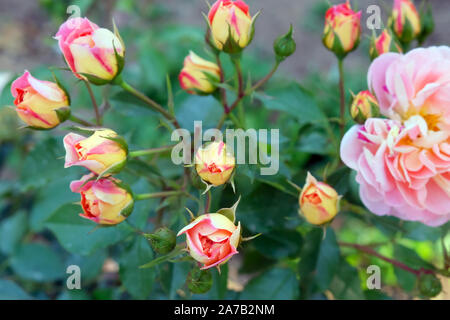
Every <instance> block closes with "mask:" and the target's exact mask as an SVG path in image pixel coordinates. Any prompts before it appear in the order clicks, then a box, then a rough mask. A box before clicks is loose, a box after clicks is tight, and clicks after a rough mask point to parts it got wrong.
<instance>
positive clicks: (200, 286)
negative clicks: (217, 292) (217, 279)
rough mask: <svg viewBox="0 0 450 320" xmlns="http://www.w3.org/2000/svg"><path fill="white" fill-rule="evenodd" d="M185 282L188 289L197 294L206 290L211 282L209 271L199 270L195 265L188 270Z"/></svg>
mask: <svg viewBox="0 0 450 320" xmlns="http://www.w3.org/2000/svg"><path fill="white" fill-rule="evenodd" d="M186 282H187V285H188V288H189V290H190V291H191V292H192V293H198V294H201V293H206V292H208V291H209V290H210V289H211V287H212V284H213V281H212V275H211V272H210V271H209V270H200V269H199V268H197V267H196V268H194V269H192V270H191V272H189V274H188V276H187V278H186Z"/></svg>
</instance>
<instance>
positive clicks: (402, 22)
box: [388, 0, 422, 44]
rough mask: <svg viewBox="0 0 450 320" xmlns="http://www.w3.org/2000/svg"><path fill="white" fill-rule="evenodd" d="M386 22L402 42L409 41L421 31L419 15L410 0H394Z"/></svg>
mask: <svg viewBox="0 0 450 320" xmlns="http://www.w3.org/2000/svg"><path fill="white" fill-rule="evenodd" d="M388 24H389V26H390V28H391V29H392V31H393V32H394V33H395V35H396V36H397V38H398V39H399V40H400V41H401V42H402V43H405V44H407V43H410V42H411V41H412V40H414V39H416V38H417V37H418V36H419V34H420V32H421V30H422V29H421V25H420V16H419V13H418V12H417V10H416V7H415V6H414V4H413V3H412V2H411V1H410V0H395V1H394V8H393V10H392V15H391V17H390V18H389V21H388Z"/></svg>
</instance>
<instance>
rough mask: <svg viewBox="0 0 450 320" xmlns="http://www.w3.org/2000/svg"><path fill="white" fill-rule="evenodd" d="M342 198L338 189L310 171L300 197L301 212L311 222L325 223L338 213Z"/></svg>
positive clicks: (315, 223) (316, 223)
mask: <svg viewBox="0 0 450 320" xmlns="http://www.w3.org/2000/svg"><path fill="white" fill-rule="evenodd" d="M340 198H341V197H340V196H339V195H338V193H337V192H336V190H334V189H333V188H332V187H331V186H329V185H328V184H326V183H324V182H320V181H317V180H316V179H315V178H314V177H313V176H312V175H311V174H310V173H309V172H308V176H307V178H306V183H305V186H304V187H303V189H302V193H301V194H300V199H299V203H300V211H301V212H300V214H302V215H303V216H304V217H305V219H306V220H307V221H308V222H309V223H311V224H314V225H317V226H321V225H324V224H326V223H328V222H330V221H331V220H333V218H334V217H335V216H336V215H337V214H338V212H339V200H340Z"/></svg>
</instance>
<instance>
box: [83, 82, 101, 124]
mask: <svg viewBox="0 0 450 320" xmlns="http://www.w3.org/2000/svg"><path fill="white" fill-rule="evenodd" d="M83 82H84V84H85V85H86V88H87V90H88V92H89V96H90V97H91V101H92V106H93V107H94V112H95V121H96V123H97V125H98V126H101V125H102V116H101V115H100V110H99V108H98V104H97V101H96V100H95V96H94V92H93V91H92V87H91V85H90V83H89V82H88V81H87V80H83Z"/></svg>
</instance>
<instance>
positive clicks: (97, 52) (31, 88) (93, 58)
mask: <svg viewBox="0 0 450 320" xmlns="http://www.w3.org/2000/svg"><path fill="white" fill-rule="evenodd" d="M257 16H258V14H256V15H255V16H253V17H252V16H251V15H250V9H249V7H248V5H247V4H246V3H245V2H244V1H242V0H236V1H233V0H218V1H216V2H215V3H214V4H213V5H212V6H211V7H210V10H209V13H208V14H207V19H206V20H207V33H206V37H205V41H206V44H207V46H208V47H209V49H210V52H209V54H210V55H214V56H215V62H212V61H208V60H206V59H204V58H202V57H200V56H198V55H197V54H195V53H194V52H192V51H190V52H189V55H188V56H187V57H186V58H185V60H184V65H183V68H182V70H181V71H180V73H179V82H180V86H181V88H182V89H183V90H184V91H186V92H187V93H189V94H198V95H212V96H213V97H215V98H217V99H219V100H220V102H221V104H222V105H223V107H224V110H223V112H224V115H223V117H222V120H221V122H219V124H218V128H219V129H220V128H221V126H222V125H223V124H224V121H225V119H226V118H227V117H228V116H230V117H231V115H230V113H231V112H232V111H233V109H234V108H235V107H236V106H238V104H239V103H241V102H242V99H244V98H245V97H246V96H248V95H250V94H251V93H252V92H253V91H254V90H256V89H257V88H258V87H259V86H261V85H263V84H264V83H265V82H266V81H268V80H269V78H270V77H271V76H272V74H273V73H274V72H275V70H276V68H277V67H278V65H279V64H280V63H281V62H282V61H283V60H284V59H286V58H287V57H288V56H290V55H292V54H293V53H294V51H295V48H296V44H295V41H294V40H293V38H292V34H293V28H292V26H291V28H290V30H289V32H288V33H287V34H285V35H282V36H279V37H278V38H277V39H276V40H275V42H274V52H275V56H276V59H275V62H276V64H275V68H274V70H273V71H272V72H271V73H269V74H268V76H266V77H265V78H264V79H262V80H261V81H259V82H258V83H257V84H256V85H251V83H248V85H247V87H248V88H249V89H246V88H245V87H244V83H243V76H242V70H241V67H240V57H241V54H242V52H243V50H244V49H245V48H246V47H247V46H248V45H249V44H250V43H251V41H252V38H253V34H254V31H255V19H256V17H257ZM113 27H114V29H113V31H110V30H108V29H106V28H101V27H99V26H98V25H97V24H95V23H93V22H92V21H90V20H89V19H88V18H81V17H77V18H69V19H68V20H67V21H66V22H64V23H63V24H62V25H61V26H60V27H59V30H58V32H57V33H56V34H55V36H54V39H55V40H57V42H58V46H59V49H60V51H61V53H62V55H63V57H64V60H65V62H66V64H67V66H68V70H69V71H71V72H72V74H73V75H74V76H75V77H76V79H77V80H80V82H82V83H84V84H85V85H86V88H87V90H88V93H89V94H90V97H91V100H92V105H93V109H94V112H95V123H91V122H89V121H87V120H84V119H82V118H80V117H77V116H75V115H74V114H72V113H71V108H70V97H69V94H68V93H67V91H66V90H65V89H64V88H63V86H62V85H61V83H60V82H59V81H58V79H57V78H56V77H55V79H54V82H50V81H44V80H38V79H36V78H34V77H33V76H31V74H30V73H29V72H28V71H25V73H24V74H23V75H22V76H20V77H19V78H18V79H17V80H15V81H14V82H13V84H12V86H11V92H12V95H13V97H14V98H15V100H14V103H15V105H16V111H17V114H18V116H19V117H20V118H21V119H22V120H23V121H24V122H25V123H26V124H27V125H28V128H31V129H39V130H48V129H53V128H55V127H57V126H58V125H59V124H61V123H62V122H64V121H66V120H70V121H72V122H75V123H77V124H79V125H81V126H78V127H75V128H74V127H73V126H72V127H70V130H71V131H73V132H70V133H68V134H66V135H65V136H64V138H63V144H64V148H65V151H66V156H65V165H64V167H65V168H69V167H72V166H81V167H84V168H85V169H87V170H88V171H89V174H86V175H84V176H82V178H81V179H80V180H76V181H73V182H72V183H71V184H70V189H71V191H72V192H75V193H79V194H80V198H81V202H80V204H81V207H82V211H83V213H81V214H80V215H81V216H82V217H83V218H86V219H89V220H91V221H93V222H95V223H97V224H99V225H117V224H119V223H121V222H123V221H124V220H125V219H126V218H127V217H128V216H129V215H130V214H131V213H132V212H133V207H134V202H135V201H137V200H145V199H151V198H156V197H160V198H167V197H171V196H180V197H183V196H186V195H187V196H190V197H191V198H192V197H193V196H192V195H191V194H189V191H190V190H189V186H187V185H186V182H187V181H188V180H197V181H199V180H201V181H202V182H203V183H204V184H205V185H206V188H205V190H204V192H203V194H202V195H204V194H205V193H207V192H208V194H207V196H206V197H207V199H206V203H207V204H206V207H205V211H204V212H205V214H203V215H199V216H198V217H197V218H196V217H194V215H193V214H192V220H193V221H192V222H191V223H189V224H188V225H187V226H186V227H185V228H183V229H182V230H181V231H180V232H179V234H178V235H182V234H186V235H187V240H186V242H187V247H188V249H189V252H190V254H191V255H192V257H193V258H194V259H195V260H196V261H198V262H199V263H203V264H204V267H203V268H204V269H206V268H210V267H213V266H216V267H219V266H220V265H221V264H223V263H225V262H226V261H227V260H228V259H229V258H230V257H231V256H233V255H234V254H236V253H237V247H238V245H239V243H240V241H241V227H240V224H238V225H237V226H236V225H235V221H234V220H235V211H236V207H237V203H236V205H235V206H233V207H232V208H223V209H219V210H217V211H216V212H215V213H208V211H209V205H210V200H211V199H210V197H211V193H210V192H209V190H210V188H212V187H219V186H223V185H225V184H226V183H231V185H232V186H233V191H235V186H234V183H233V174H234V172H235V167H236V161H235V157H234V155H233V150H229V149H228V148H227V146H226V145H225V143H224V142H223V141H220V140H214V141H213V142H211V143H208V144H205V145H203V146H201V147H200V148H198V149H197V150H195V155H194V160H195V171H194V170H192V172H195V174H196V176H195V177H193V176H190V175H189V169H188V167H186V169H185V171H184V176H182V177H181V178H180V181H183V182H184V183H180V184H179V186H175V185H176V183H175V184H174V183H171V184H170V185H171V187H169V188H167V187H165V188H166V190H164V191H162V192H156V193H154V194H152V193H149V194H138V195H135V194H133V192H132V190H131V189H130V188H129V187H128V186H127V185H126V184H125V183H123V182H122V181H121V180H119V179H118V178H117V176H116V174H118V173H119V172H120V171H121V170H122V169H123V168H124V167H125V166H126V165H127V163H128V160H129V159H130V158H134V157H141V156H146V155H150V154H153V153H159V152H165V151H170V150H171V148H168V147H161V148H156V149H154V150H152V149H150V150H148V149H147V150H137V151H132V152H129V150H128V145H127V142H126V141H125V139H124V138H123V137H121V136H120V135H118V134H117V133H116V132H115V131H113V130H112V129H110V128H107V127H103V125H102V122H103V113H104V112H106V111H105V110H100V108H99V107H98V105H97V103H96V101H95V95H94V93H93V90H92V88H91V84H93V85H97V86H101V85H106V84H109V85H116V86H119V87H121V88H122V89H123V90H125V91H127V92H128V93H130V94H132V95H134V96H135V97H136V98H138V99H140V100H141V101H142V102H143V103H144V104H145V105H146V106H147V107H148V108H150V109H152V110H153V111H156V112H158V113H160V114H161V115H162V116H163V117H164V118H165V120H167V121H168V126H170V125H171V126H173V127H174V128H175V129H180V125H179V123H178V121H177V119H176V116H175V112H174V110H166V109H165V108H164V107H163V106H161V105H159V104H158V103H157V102H155V101H153V100H152V99H151V98H149V97H147V96H146V95H145V94H143V93H141V92H139V91H138V90H137V89H135V88H134V87H132V86H131V85H129V84H128V83H127V82H126V81H125V80H124V79H123V77H122V70H123V68H124V66H125V44H124V42H123V40H122V38H121V36H120V35H119V32H118V30H117V28H116V26H115V24H114V23H113ZM222 53H225V54H227V55H229V58H230V59H231V61H232V62H233V65H234V66H235V69H236V74H237V75H238V78H239V81H238V82H239V87H238V88H237V92H238V95H237V98H236V100H235V102H234V103H233V104H230V105H228V103H227V92H226V89H225V81H226V80H225V73H224V69H223V68H222V63H221V57H220V55H221V54H222ZM219 91H220V92H219ZM219 93H220V94H219ZM169 109H170V108H169ZM186 172H187V173H188V174H186ZM190 177H191V178H192V177H193V178H194V179H189V178H190ZM192 182H193V185H194V181H192ZM194 198H195V197H194ZM199 202H200V200H199ZM200 209H201V208H199V210H200ZM143 235H144V236H145V237H146V238H147V239H148V240H149V241H150V244H151V245H152V247H153V249H154V250H155V252H157V253H161V254H170V252H171V251H172V250H174V249H175V245H176V235H175V233H174V232H172V231H171V230H170V229H168V228H166V227H160V228H158V229H157V230H156V231H155V232H154V233H149V234H143Z"/></svg>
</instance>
